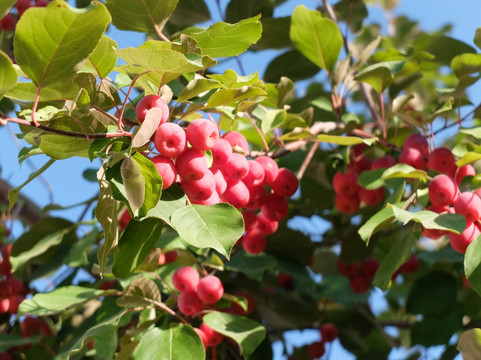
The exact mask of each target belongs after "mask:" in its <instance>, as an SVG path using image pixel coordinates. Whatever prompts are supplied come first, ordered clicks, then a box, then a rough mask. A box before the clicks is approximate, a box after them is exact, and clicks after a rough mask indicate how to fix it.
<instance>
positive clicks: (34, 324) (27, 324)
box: [20, 316, 55, 337]
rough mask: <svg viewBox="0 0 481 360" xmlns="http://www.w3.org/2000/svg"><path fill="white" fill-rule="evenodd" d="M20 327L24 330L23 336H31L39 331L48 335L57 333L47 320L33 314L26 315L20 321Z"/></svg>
mask: <svg viewBox="0 0 481 360" xmlns="http://www.w3.org/2000/svg"><path fill="white" fill-rule="evenodd" d="M20 329H21V330H22V337H30V336H33V335H35V334H37V333H41V334H42V335H43V336H46V337H49V336H53V335H55V333H54V331H53V330H52V328H51V327H50V325H49V324H48V323H47V321H45V320H44V319H39V318H36V317H33V316H27V317H25V318H24V319H23V320H22V322H21V323H20Z"/></svg>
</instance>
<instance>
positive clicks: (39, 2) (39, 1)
mask: <svg viewBox="0 0 481 360" xmlns="http://www.w3.org/2000/svg"><path fill="white" fill-rule="evenodd" d="M48 4H49V2H48V1H47V0H35V5H34V6H36V7H45V6H47V5H48Z"/></svg>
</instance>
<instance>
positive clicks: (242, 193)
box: [221, 180, 250, 209]
mask: <svg viewBox="0 0 481 360" xmlns="http://www.w3.org/2000/svg"><path fill="white" fill-rule="evenodd" d="M249 198H250V194H249V189H248V188H247V186H246V185H245V184H244V182H243V181H242V180H239V181H230V182H228V183H227V188H226V189H225V191H224V193H223V194H222V195H221V199H222V200H223V201H225V202H227V203H229V204H231V205H232V206H233V207H235V208H237V209H240V208H243V207H244V206H245V205H246V204H247V203H248V202H249Z"/></svg>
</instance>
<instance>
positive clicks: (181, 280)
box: [172, 266, 199, 312]
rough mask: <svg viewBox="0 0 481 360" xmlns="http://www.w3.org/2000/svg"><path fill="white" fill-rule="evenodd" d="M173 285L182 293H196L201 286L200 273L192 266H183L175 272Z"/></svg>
mask: <svg viewBox="0 0 481 360" xmlns="http://www.w3.org/2000/svg"><path fill="white" fill-rule="evenodd" d="M172 284H174V286H175V288H176V289H177V290H179V291H180V292H181V293H182V292H191V291H195V289H196V288H197V285H198V284H199V273H198V272H197V270H195V269H194V268H193V267H191V266H182V267H180V268H178V269H177V270H175V272H174V275H173V276H172ZM182 312H183V311H182Z"/></svg>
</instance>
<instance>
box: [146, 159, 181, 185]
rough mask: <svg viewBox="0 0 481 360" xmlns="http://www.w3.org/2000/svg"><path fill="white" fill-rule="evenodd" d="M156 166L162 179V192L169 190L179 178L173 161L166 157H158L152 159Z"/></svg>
mask: <svg viewBox="0 0 481 360" xmlns="http://www.w3.org/2000/svg"><path fill="white" fill-rule="evenodd" d="M150 160H151V161H152V163H153V164H154V165H155V168H156V169H157V172H158V173H159V175H160V177H161V178H162V190H165V189H167V188H169V187H170V186H171V185H172V184H173V183H174V181H175V177H176V176H177V168H176V166H175V165H174V163H173V161H172V160H170V159H169V158H166V157H165V156H162V155H158V156H154V157H153V158H152V159H150Z"/></svg>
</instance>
